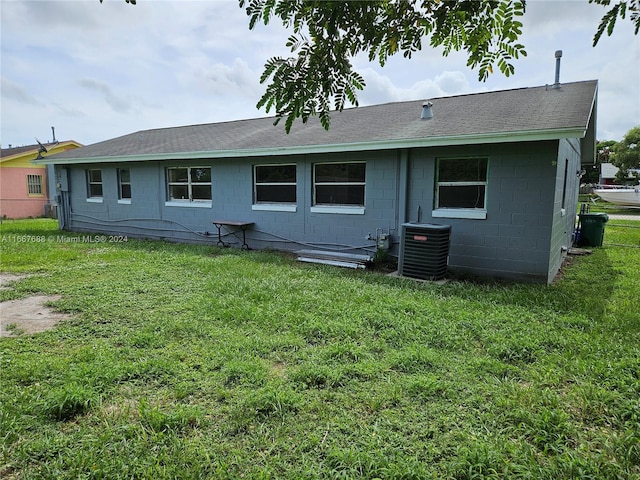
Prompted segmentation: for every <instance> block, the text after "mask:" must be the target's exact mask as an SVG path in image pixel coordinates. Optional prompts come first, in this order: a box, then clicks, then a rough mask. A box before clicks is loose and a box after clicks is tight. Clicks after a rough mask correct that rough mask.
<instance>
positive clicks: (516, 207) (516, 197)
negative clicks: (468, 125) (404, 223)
mask: <svg viewBox="0 0 640 480" xmlns="http://www.w3.org/2000/svg"><path fill="white" fill-rule="evenodd" d="M455 156H480V157H487V158H488V185H487V218H486V219H481V220H475V219H458V218H433V217H432V210H433V198H434V197H433V185H434V182H435V162H436V159H437V158H439V157H444V158H446V157H455ZM557 158H558V142H556V141H547V142H535V143H519V144H493V145H481V146H474V147H447V148H438V149H429V150H418V151H414V152H412V155H411V160H410V167H409V170H410V180H409V199H408V202H407V208H408V212H407V215H408V220H410V221H417V220H418V218H417V212H418V208H420V211H421V213H422V215H421V218H420V219H419V220H420V221H421V222H423V223H435V224H443V225H451V249H450V254H449V268H450V270H453V271H458V272H464V273H470V274H475V275H483V276H491V277H500V278H507V279H517V280H530V281H536V282H545V283H547V282H548V281H550V278H551V279H552V278H553V276H554V275H555V272H554V271H552V270H553V268H555V267H553V268H551V266H550V262H549V258H550V250H549V249H550V245H551V237H552V230H553V229H552V218H554V204H555V198H556V188H557V179H556V175H557V169H558V166H557ZM574 205H575V204H574ZM556 271H557V270H556Z"/></svg>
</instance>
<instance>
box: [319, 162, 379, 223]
mask: <svg viewBox="0 0 640 480" xmlns="http://www.w3.org/2000/svg"><path fill="white" fill-rule="evenodd" d="M346 164H363V165H364V166H365V173H364V174H365V178H364V181H352V182H349V181H347V182H317V181H316V167H317V166H318V165H346ZM366 165H367V162H366V161H363V160H356V161H347V162H318V163H314V164H313V166H312V170H313V172H312V189H313V199H312V206H311V209H310V211H311V212H312V213H332V214H343V215H364V213H365V204H366V195H367V168H366ZM319 185H320V186H326V185H336V186H339V185H362V186H363V187H364V191H363V194H362V204H327V203H318V202H317V195H316V187H317V186H319Z"/></svg>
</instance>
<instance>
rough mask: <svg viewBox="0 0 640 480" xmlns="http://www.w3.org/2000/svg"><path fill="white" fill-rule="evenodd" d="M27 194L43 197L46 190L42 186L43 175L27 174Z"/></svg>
mask: <svg viewBox="0 0 640 480" xmlns="http://www.w3.org/2000/svg"><path fill="white" fill-rule="evenodd" d="M27 194H28V195H29V196H30V197H43V196H44V190H43V188H42V175H40V174H31V173H29V174H27Z"/></svg>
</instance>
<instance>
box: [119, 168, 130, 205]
mask: <svg viewBox="0 0 640 480" xmlns="http://www.w3.org/2000/svg"><path fill="white" fill-rule="evenodd" d="M124 170H126V171H128V172H129V181H128V182H123V181H122V172H123V171H124ZM117 176H118V203H120V204H123V205H131V169H129V168H118V171H117ZM123 185H128V186H129V196H128V197H125V196H124V195H123V193H122V187H123Z"/></svg>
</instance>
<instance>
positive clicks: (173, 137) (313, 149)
mask: <svg viewBox="0 0 640 480" xmlns="http://www.w3.org/2000/svg"><path fill="white" fill-rule="evenodd" d="M597 88H598V82H597V81H596V80H591V81H584V82H575V83H565V84H562V86H561V88H558V89H555V88H552V87H551V86H542V87H532V88H519V89H513V90H501V91H494V92H484V93H476V94H471V95H458V96H452V97H440V98H431V99H428V101H430V102H431V103H432V104H433V118H431V119H429V120H422V119H421V118H420V114H421V112H422V105H423V103H424V102H425V101H426V100H416V101H408V102H396V103H388V104H383V105H374V106H368V107H358V108H350V109H345V110H344V111H342V112H339V113H338V112H334V113H333V114H332V121H331V129H330V130H329V131H326V130H324V129H323V128H322V126H321V125H320V122H319V121H318V120H317V119H316V118H312V119H311V120H310V121H309V122H308V123H307V124H303V123H302V122H296V123H294V126H293V128H292V130H291V133H290V134H286V133H285V131H284V126H283V125H282V124H279V125H278V126H274V125H273V123H274V118H273V117H267V118H255V119H251V120H238V121H231V122H221V123H210V124H202V125H190V126H182V127H170V128H159V129H153V130H142V131H139V132H136V133H131V134H129V135H124V136H122V137H118V138H114V139H111V140H106V141H103V142H99V143H95V144H93V145H89V146H86V147H83V148H79V149H77V150H72V151H68V152H64V153H61V154H59V155H55V156H51V157H47V158H45V159H42V160H39V161H38V163H59V164H66V163H94V162H106V161H145V160H162V159H190V158H192V159H195V158H229V157H248V156H263V155H282V154H296V153H318V152H332V151H333V152H336V151H358V150H360V151H364V150H380V149H388V148H411V147H418V146H436V145H461V144H479V143H495V142H512V141H526V140H547V139H558V138H584V137H585V136H587V135H588V131H589V130H591V131H593V129H594V126H593V122H592V119H593V118H594V112H595V104H596V96H597ZM592 135H593V133H592Z"/></svg>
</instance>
